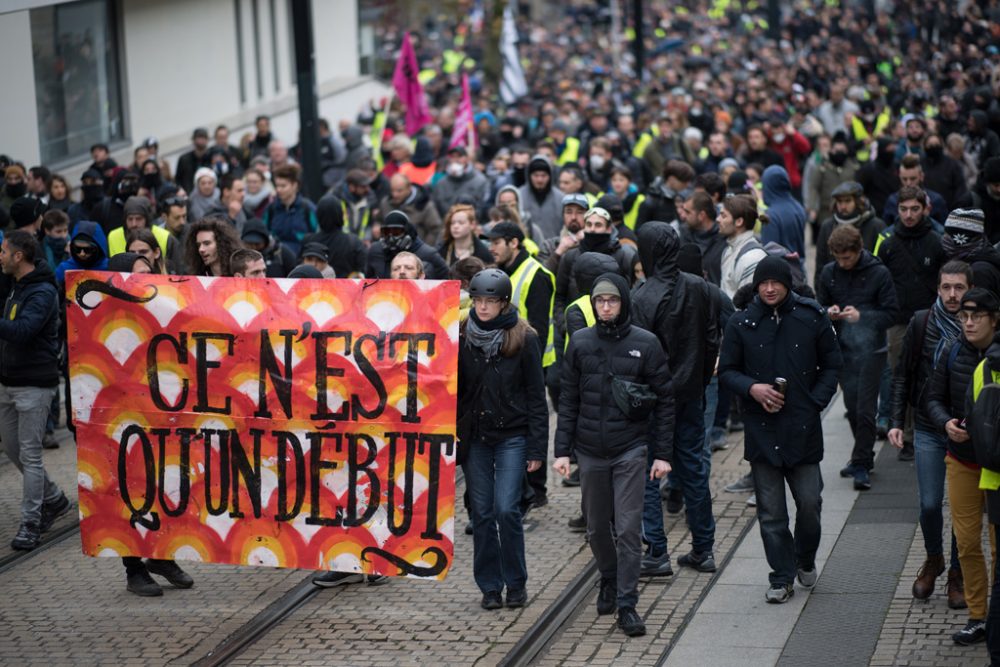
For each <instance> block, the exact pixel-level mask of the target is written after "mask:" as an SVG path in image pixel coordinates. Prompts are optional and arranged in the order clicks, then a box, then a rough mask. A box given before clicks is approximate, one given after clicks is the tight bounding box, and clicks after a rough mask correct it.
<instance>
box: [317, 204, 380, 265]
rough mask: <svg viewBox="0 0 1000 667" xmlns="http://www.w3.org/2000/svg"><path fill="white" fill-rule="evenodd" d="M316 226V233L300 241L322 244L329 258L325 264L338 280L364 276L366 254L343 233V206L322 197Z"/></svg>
mask: <svg viewBox="0 0 1000 667" xmlns="http://www.w3.org/2000/svg"><path fill="white" fill-rule="evenodd" d="M316 222H317V224H319V231H318V232H316V233H314V234H309V235H308V236H306V237H305V238H304V239H302V247H305V244H306V243H322V244H323V245H325V246H326V249H327V253H328V254H329V264H330V266H332V267H333V271H334V273H336V275H337V277H338V278H348V277H350V276H351V274H361V275H363V274H364V272H365V262H366V261H367V259H368V250H367V249H366V248H365V244H364V243H363V242H362V241H361V239H359V238H358V237H357V236H355V235H354V234H347V233H345V232H344V207H343V203H342V202H341V201H340V199H338V198H337V197H336V196H334V195H325V196H324V197H322V198H321V199H320V200H319V203H318V204H316Z"/></svg>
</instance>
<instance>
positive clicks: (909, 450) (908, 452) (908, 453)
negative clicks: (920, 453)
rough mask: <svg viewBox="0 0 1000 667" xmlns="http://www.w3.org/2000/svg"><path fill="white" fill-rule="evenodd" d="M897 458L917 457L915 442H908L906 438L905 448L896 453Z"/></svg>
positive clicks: (906, 459)
mask: <svg viewBox="0 0 1000 667" xmlns="http://www.w3.org/2000/svg"><path fill="white" fill-rule="evenodd" d="M896 458H897V459H899V460H900V461H912V460H913V459H914V458H916V454H915V453H914V451H913V443H912V442H906V441H905V440H904V441H903V448H902V449H900V450H899V454H897V455H896Z"/></svg>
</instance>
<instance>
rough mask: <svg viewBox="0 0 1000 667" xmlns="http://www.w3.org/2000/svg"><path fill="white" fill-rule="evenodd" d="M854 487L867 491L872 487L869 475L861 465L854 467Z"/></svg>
mask: <svg viewBox="0 0 1000 667" xmlns="http://www.w3.org/2000/svg"><path fill="white" fill-rule="evenodd" d="M854 488H855V489H856V490H858V491H867V490H869V489H870V488H872V478H871V475H870V474H869V473H868V471H867V470H865V469H864V468H863V467H861V466H857V467H856V468H855V469H854Z"/></svg>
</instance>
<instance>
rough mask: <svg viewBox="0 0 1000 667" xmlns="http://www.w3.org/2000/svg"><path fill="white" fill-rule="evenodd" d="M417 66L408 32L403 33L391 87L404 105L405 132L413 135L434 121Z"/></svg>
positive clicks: (415, 55)
mask: <svg viewBox="0 0 1000 667" xmlns="http://www.w3.org/2000/svg"><path fill="white" fill-rule="evenodd" d="M419 73H420V68H419V67H418V66H417V54H416V53H415V52H414V51H413V44H412V43H411V42H410V33H408V32H407V33H404V34H403V46H402V48H401V49H400V51H399V60H397V61H396V70H395V71H394V72H393V73H392V87H393V88H395V89H396V95H398V96H399V99H400V100H401V101H402V102H403V104H404V105H406V133H407V134H409V135H411V136H412V135H414V134H416V133H417V131H419V130H420V128H422V127H423V126H424V125H427V124H429V123H432V122H434V118H433V117H432V116H431V112H430V110H429V109H428V108H427V100H426V99H425V98H424V87H423V86H422V85H420V79H419V77H418V74H419Z"/></svg>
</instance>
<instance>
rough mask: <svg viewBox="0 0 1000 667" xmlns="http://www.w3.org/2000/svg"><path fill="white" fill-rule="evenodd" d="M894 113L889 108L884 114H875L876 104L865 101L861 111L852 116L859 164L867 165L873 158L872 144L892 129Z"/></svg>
mask: <svg viewBox="0 0 1000 667" xmlns="http://www.w3.org/2000/svg"><path fill="white" fill-rule="evenodd" d="M891 125H892V112H891V111H890V109H889V107H885V108H884V109H882V112H881V113H879V114H877V115H876V114H875V102H873V101H872V100H864V101H862V102H861V111H860V113H857V114H852V115H851V126H850V128H849V129H850V132H851V135H852V136H853V138H854V145H855V146H857V147H858V149H857V152H856V153H855V154H854V156H855V157H856V158H857V160H858V163H859V164H865V163H866V162H868V160H869V159H870V158H871V149H872V144H874V143H875V140H876V139H878V138H879V137H881V136H882V135H884V134H885V133H886V131H888V130H890V129H891Z"/></svg>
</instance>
